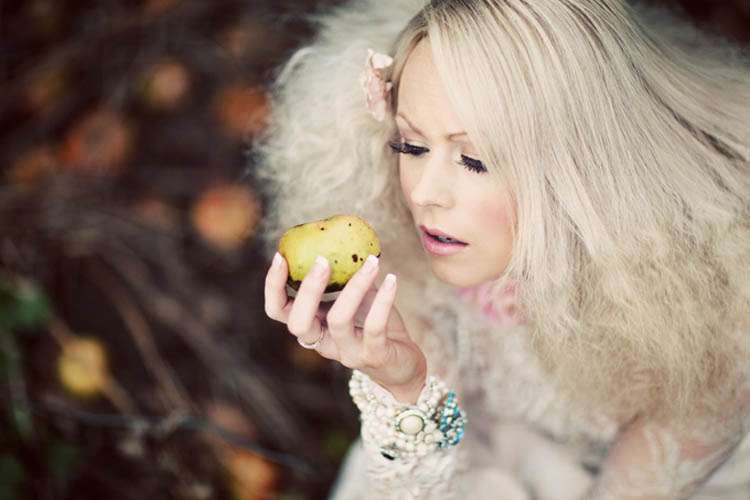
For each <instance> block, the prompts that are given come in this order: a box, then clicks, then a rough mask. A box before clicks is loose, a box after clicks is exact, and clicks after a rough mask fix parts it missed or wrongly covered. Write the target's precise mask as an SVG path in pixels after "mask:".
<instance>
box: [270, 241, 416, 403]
mask: <svg viewBox="0 0 750 500" xmlns="http://www.w3.org/2000/svg"><path fill="white" fill-rule="evenodd" d="M371 259H374V261H370V262H369V264H370V265H371V266H372V267H370V266H368V263H367V262H366V263H365V265H363V266H362V268H360V269H359V270H358V271H357V272H356V273H355V274H354V276H352V278H351V279H350V280H349V282H347V284H346V285H345V286H344V289H343V290H341V292H340V293H339V296H338V297H337V298H336V301H335V302H334V303H333V305H331V306H329V305H321V304H320V299H321V296H322V295H323V291H324V290H325V288H326V285H327V283H328V277H329V275H330V267H329V266H328V264H327V262H325V259H323V265H322V266H321V265H316V266H314V267H313V269H312V270H311V271H310V272H309V273H308V274H307V276H305V279H304V280H303V281H302V284H301V285H300V288H299V290H298V291H297V295H296V296H295V297H294V299H290V298H289V297H287V294H286V288H285V287H286V281H287V273H288V268H287V263H286V260H285V259H284V258H283V257H281V259H280V263H279V265H278V266H273V265H272V266H271V268H270V269H269V270H268V273H267V274H266V283H265V311H266V314H267V315H268V317H269V318H271V319H273V320H276V321H280V322H282V323H285V324H286V325H287V329H288V330H289V332H290V333H291V334H292V335H294V336H296V337H301V338H302V339H303V341H304V342H306V343H312V342H314V341H316V340H317V339H319V338H321V336H323V337H322V342H321V343H320V345H319V346H318V347H317V348H316V351H317V352H318V353H320V355H321V356H323V357H324V358H328V359H333V360H336V361H338V362H339V363H341V364H342V365H344V366H346V367H347V368H352V369H358V370H360V371H362V372H363V373H365V374H367V375H368V376H369V377H370V378H371V379H372V380H374V381H375V382H377V383H378V384H380V385H381V386H382V387H384V388H385V389H387V390H388V391H389V392H391V394H393V396H394V397H395V398H396V399H397V400H398V401H401V402H404V403H409V404H414V403H416V400H417V397H418V396H419V393H420V392H421V390H422V388H423V387H424V383H425V378H426V373H427V360H426V358H425V356H424V353H423V352H422V350H421V349H420V348H419V346H418V345H417V344H416V343H414V341H412V339H411V337H410V336H409V333H408V332H407V331H406V328H405V326H404V322H403V320H402V318H401V315H400V314H399V312H398V310H397V309H396V308H395V307H394V305H393V304H394V302H395V298H396V289H397V284H396V283H395V281H394V283H393V286H392V287H390V288H389V287H387V286H381V287H380V288H379V289H378V288H376V287H374V286H373V282H374V281H375V277H376V276H377V275H378V260H377V257H374V256H372V257H371ZM394 278H395V276H394ZM384 283H385V282H384ZM363 318H364V321H363V323H361V322H358V321H357V320H360V321H361V320H362V319H363ZM357 323H360V324H362V327H361V328H360V327H359V326H357Z"/></svg>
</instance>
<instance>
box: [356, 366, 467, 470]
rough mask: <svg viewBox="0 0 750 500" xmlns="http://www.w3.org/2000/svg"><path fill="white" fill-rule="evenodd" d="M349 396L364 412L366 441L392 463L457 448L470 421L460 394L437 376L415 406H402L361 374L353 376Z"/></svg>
mask: <svg viewBox="0 0 750 500" xmlns="http://www.w3.org/2000/svg"><path fill="white" fill-rule="evenodd" d="M349 394H350V395H351V396H352V400H353V401H354V404H356V405H357V407H358V408H359V410H360V420H361V421H362V436H363V438H364V439H365V440H368V441H370V442H372V443H375V444H376V445H377V446H378V447H379V448H380V452H381V454H382V455H383V456H384V457H385V458H388V459H390V460H393V459H396V458H411V457H421V456H424V455H427V454H428V453H430V452H433V451H435V450H436V449H438V448H447V447H450V446H455V445H456V444H458V443H459V442H460V441H461V438H462V437H463V433H464V425H465V423H466V421H467V420H466V416H465V415H464V413H463V411H462V410H461V408H459V406H458V404H457V402H456V394H455V393H454V392H453V391H448V389H447V387H446V385H445V383H443V382H442V381H441V380H439V379H438V378H437V377H435V376H433V375H431V376H429V377H428V378H427V384H426V386H425V388H424V389H423V390H422V392H421V393H420V396H419V399H418V401H417V403H416V404H415V405H408V404H403V403H399V402H398V401H396V399H395V398H394V397H393V395H392V394H391V393H390V392H388V391H387V390H386V389H384V388H383V387H381V386H380V385H379V384H377V383H376V382H374V381H373V380H372V379H370V377H368V376H367V375H366V374H365V373H363V372H361V371H359V370H353V372H352V377H351V379H350V380H349Z"/></svg>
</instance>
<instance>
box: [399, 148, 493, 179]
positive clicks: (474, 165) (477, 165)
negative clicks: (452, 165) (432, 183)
mask: <svg viewBox="0 0 750 500" xmlns="http://www.w3.org/2000/svg"><path fill="white" fill-rule="evenodd" d="M388 146H389V147H390V148H391V149H392V150H393V151H394V152H396V153H400V154H405V155H411V156H422V155H423V154H425V153H429V151H430V150H429V149H427V148H424V147H422V146H415V145H413V144H409V143H408V142H399V141H390V142H389V143H388ZM458 163H459V164H460V165H463V166H464V167H466V169H467V170H470V171H472V172H476V173H480V174H481V173H484V172H487V168H486V167H485V166H484V164H483V163H482V162H481V161H479V160H475V159H474V158H470V157H468V156H466V155H461V161H459V162H458Z"/></svg>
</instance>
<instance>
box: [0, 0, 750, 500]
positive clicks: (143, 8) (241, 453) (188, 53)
mask: <svg viewBox="0 0 750 500" xmlns="http://www.w3.org/2000/svg"><path fill="white" fill-rule="evenodd" d="M651 1H652V2H653V3H661V4H667V5H670V6H672V7H674V8H675V9H681V10H684V11H685V12H686V13H687V14H688V15H689V16H690V17H691V18H692V19H693V20H694V22H695V23H696V24H698V25H699V26H700V27H701V28H702V29H705V30H708V31H712V32H716V33H720V34H722V35H724V36H726V37H728V38H731V39H733V40H736V41H737V42H738V43H740V44H745V45H746V44H750V0H712V1H709V0H704V1H700V0H651ZM335 3H341V1H340V0H325V1H315V0H305V1H292V0H255V1H254V0H244V1H238V0H101V1H65V0H26V1H2V0H0V169H1V170H0V391H2V392H1V393H0V428H2V432H0V500H13V499H27V498H29V499H37V498H39V499H100V498H104V497H106V498H110V499H137V500H144V499H170V498H176V499H177V498H179V499H196V500H198V499H214V498H216V499H235V500H249V499H270V498H279V499H287V500H292V499H317V498H325V497H326V494H327V493H328V491H329V489H330V487H331V485H332V482H333V480H334V479H335V476H336V472H337V469H338V467H339V465H340V463H341V460H342V458H343V457H344V454H345V452H346V450H347V448H348V446H349V445H350V443H351V442H352V441H353V440H354V439H355V437H356V436H357V432H358V429H359V426H358V421H357V415H358V413H357V412H356V408H355V407H354V405H353V403H352V402H351V400H350V398H349V395H348V388H347V380H348V377H349V372H348V370H346V369H344V368H343V367H341V366H340V365H338V364H336V363H333V362H329V361H327V360H325V359H323V358H321V357H320V356H319V355H318V354H317V353H315V352H314V351H308V350H305V349H302V348H301V347H299V346H298V345H297V343H296V341H295V340H294V338H293V337H292V336H291V335H290V334H288V333H287V331H286V329H285V328H284V325H281V324H278V323H275V322H273V321H271V320H269V319H268V318H267V317H266V316H265V314H264V311H263V281H264V277H265V274H266V271H267V268H268V262H266V260H265V258H264V257H263V256H262V255H261V253H260V251H259V246H257V245H256V244H255V236H256V228H257V226H258V224H259V222H260V221H261V220H262V217H263V213H264V207H265V206H266V205H267V203H268V201H269V200H265V199H264V198H263V194H262V193H263V189H262V188H263V187H262V186H258V185H257V184H256V183H254V182H253V176H252V173H253V159H252V151H251V150H250V140H251V139H252V137H253V135H254V134H256V133H257V132H258V131H259V130H261V129H262V127H263V126H264V124H265V123H266V119H267V112H268V110H267V105H266V102H267V97H266V89H267V88H268V86H269V83H270V82H271V80H272V78H273V75H274V71H275V69H276V68H277V67H278V65H279V64H280V63H281V62H282V61H284V59H285V58H286V57H288V56H289V54H290V53H291V51H292V50H294V48H295V47H297V46H299V45H300V44H302V43H304V42H305V40H307V39H309V37H310V36H311V35H312V33H311V28H310V25H309V24H308V22H307V21H306V16H307V15H308V14H309V13H312V12H314V11H316V10H318V9H325V8H326V7H329V6H331V5H333V4H335Z"/></svg>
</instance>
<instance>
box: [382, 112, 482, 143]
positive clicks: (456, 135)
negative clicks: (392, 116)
mask: <svg viewBox="0 0 750 500" xmlns="http://www.w3.org/2000/svg"><path fill="white" fill-rule="evenodd" d="M396 116H400V117H401V118H403V119H404V121H405V122H406V124H407V125H408V126H409V128H410V129H412V130H413V131H414V132H416V133H418V134H419V135H421V136H422V137H427V136H426V135H425V134H424V132H422V131H421V130H419V129H418V128H417V127H415V126H414V124H413V123H412V122H411V121H409V119H408V118H407V117H406V116H405V115H404V114H403V113H402V112H401V111H399V112H398V114H397V115H396ZM466 135H468V134H467V133H466V132H454V133H452V134H448V135H447V136H446V137H447V138H448V139H454V138H456V137H461V136H466Z"/></svg>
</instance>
